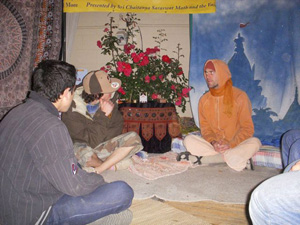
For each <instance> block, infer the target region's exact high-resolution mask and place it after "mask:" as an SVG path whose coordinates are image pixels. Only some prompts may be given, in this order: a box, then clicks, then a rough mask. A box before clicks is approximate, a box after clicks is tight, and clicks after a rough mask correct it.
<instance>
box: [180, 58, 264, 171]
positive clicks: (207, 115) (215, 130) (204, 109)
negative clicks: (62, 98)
mask: <svg viewBox="0 0 300 225" xmlns="http://www.w3.org/2000/svg"><path fill="white" fill-rule="evenodd" d="M204 79H205V81H206V84H207V86H208V88H209V92H207V93H205V94H204V95H203V96H202V97H201V98H200V100H199V106H198V113H199V121H200V129H201V135H202V136H197V135H193V134H190V135H188V136H187V137H186V138H185V139H184V146H185V147H186V149H187V151H188V152H184V153H181V154H180V155H179V156H178V160H181V159H182V158H185V157H189V158H190V159H191V161H194V162H197V163H199V164H201V162H202V163H205V162H210V161H212V157H213V156H217V158H218V157H219V160H220V161H225V162H226V163H227V165H228V166H229V167H230V168H231V169H233V170H235V171H242V170H243V169H244V168H246V166H247V162H249V161H250V158H251V157H252V156H253V155H254V154H255V153H256V152H257V151H258V150H259V148H260V146H261V142H260V140H259V139H258V138H256V137H253V134H254V125H253V121H252V117H251V113H252V107H251V102H250V100H249V98H248V96H247V94H246V93H245V92H244V91H242V90H240V89H238V88H236V87H233V86H232V81H231V73H230V70H229V68H228V66H227V64H226V63H225V62H223V61H222V60H218V59H212V60H208V61H207V62H206V63H205V65H204ZM189 154H191V155H192V156H190V155H189ZM193 156H194V157H193ZM202 157H203V158H202ZM193 158H196V160H195V159H193ZM201 158H202V159H201ZM214 158H215V157H214ZM214 160H215V159H214Z"/></svg>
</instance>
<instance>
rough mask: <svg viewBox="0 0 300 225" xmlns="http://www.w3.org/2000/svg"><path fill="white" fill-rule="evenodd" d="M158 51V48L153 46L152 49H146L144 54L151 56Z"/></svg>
mask: <svg viewBox="0 0 300 225" xmlns="http://www.w3.org/2000/svg"><path fill="white" fill-rule="evenodd" d="M159 51H160V50H159V48H158V47H157V46H155V47H154V48H147V49H146V52H145V54H146V55H151V54H154V53H156V52H159Z"/></svg>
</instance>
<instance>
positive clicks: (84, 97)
mask: <svg viewBox="0 0 300 225" xmlns="http://www.w3.org/2000/svg"><path fill="white" fill-rule="evenodd" d="M120 87H121V81H120V80H119V79H117V78H110V77H109V76H108V75H107V74H106V73H105V72H104V71H101V70H97V71H91V72H89V73H88V74H87V75H86V76H85V77H84V78H83V81H82V84H81V85H79V87H78V88H77V89H76V91H75V95H74V99H73V102H72V105H71V107H70V109H69V110H68V112H66V113H63V114H62V121H63V122H64V123H65V124H66V126H67V128H68V130H69V133H70V135H71V138H72V140H73V143H74V151H75V155H76V157H77V158H78V160H79V163H80V164H81V166H82V167H83V168H84V169H85V170H87V171H89V172H96V173H101V172H103V171H105V170H107V169H114V170H121V169H126V168H128V166H129V165H130V164H131V163H132V160H131V156H133V155H134V154H135V153H137V152H139V151H141V150H142V149H143V146H142V144H141V139H140V137H139V135H138V134H137V133H135V132H128V133H125V134H122V130H123V117H122V115H121V113H120V112H119V110H118V105H117V98H118V94H117V93H116V91H117V90H118V89H119V88H120Z"/></svg>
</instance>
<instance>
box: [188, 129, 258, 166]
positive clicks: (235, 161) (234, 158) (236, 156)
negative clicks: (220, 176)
mask: <svg viewBox="0 0 300 225" xmlns="http://www.w3.org/2000/svg"><path fill="white" fill-rule="evenodd" d="M183 144H184V146H185V148H186V149H187V151H188V152H190V153H191V154H192V155H196V156H213V155H218V154H220V153H218V152H216V151H215V150H214V148H213V146H212V145H211V144H210V143H209V142H207V141H206V140H204V139H203V138H202V137H200V136H198V135H193V134H190V135H187V136H186V137H185V139H184V141H183ZM260 147H261V142H260V140H259V139H258V138H255V137H251V138H249V139H247V140H245V141H243V142H242V143H240V144H239V145H238V146H236V147H234V148H231V149H229V150H227V151H226V152H224V153H223V154H221V155H222V157H223V160H224V161H225V162H226V163H227V165H228V166H229V167H230V168H232V169H233V170H236V171H242V170H243V169H244V168H245V167H246V164H247V161H248V160H249V159H250V158H251V157H252V156H253V155H254V154H255V153H256V152H258V151H259V148H260Z"/></svg>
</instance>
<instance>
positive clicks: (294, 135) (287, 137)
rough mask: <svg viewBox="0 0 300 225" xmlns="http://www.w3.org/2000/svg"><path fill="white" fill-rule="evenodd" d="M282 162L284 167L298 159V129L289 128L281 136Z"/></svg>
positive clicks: (299, 132)
mask: <svg viewBox="0 0 300 225" xmlns="http://www.w3.org/2000/svg"><path fill="white" fill-rule="evenodd" d="M281 147H282V163H283V167H284V168H285V167H286V166H287V165H289V164H291V163H292V162H294V161H296V160H298V159H300V130H289V131H288V132H286V133H285V134H284V135H283V136H282V141H281Z"/></svg>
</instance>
